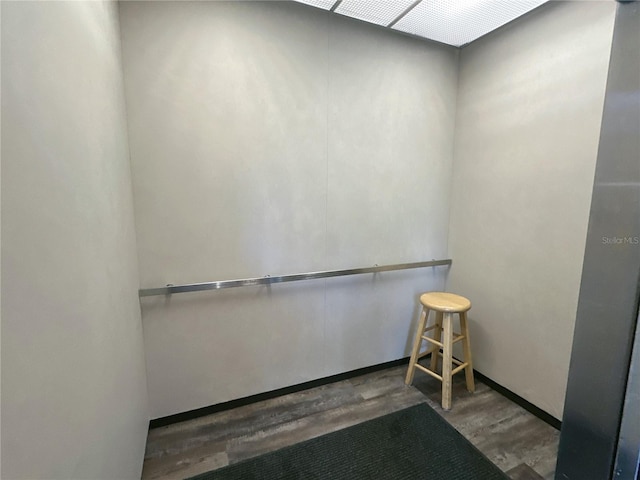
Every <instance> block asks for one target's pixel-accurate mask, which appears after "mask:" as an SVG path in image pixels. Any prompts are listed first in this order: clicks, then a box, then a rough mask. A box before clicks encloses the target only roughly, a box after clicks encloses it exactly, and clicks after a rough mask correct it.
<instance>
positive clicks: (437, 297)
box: [420, 292, 471, 313]
mask: <svg viewBox="0 0 640 480" xmlns="http://www.w3.org/2000/svg"><path fill="white" fill-rule="evenodd" d="M420 303H421V304H422V305H423V306H425V307H427V308H428V309H429V310H435V311H436V312H451V313H460V312H466V311H467V310H469V309H470V308H471V302H470V301H469V300H468V299H466V298H464V297H461V296H460V295H456V294H455V293H445V292H428V293H423V294H422V295H420Z"/></svg>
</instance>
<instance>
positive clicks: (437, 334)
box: [429, 312, 442, 372]
mask: <svg viewBox="0 0 640 480" xmlns="http://www.w3.org/2000/svg"><path fill="white" fill-rule="evenodd" d="M433 339H434V340H435V341H437V342H441V343H442V312H436V328H434V329H433ZM435 346H437V345H435ZM439 351H440V348H436V351H435V352H433V353H432V354H431V364H430V365H429V369H430V370H431V371H433V372H435V371H437V370H438V352H439Z"/></svg>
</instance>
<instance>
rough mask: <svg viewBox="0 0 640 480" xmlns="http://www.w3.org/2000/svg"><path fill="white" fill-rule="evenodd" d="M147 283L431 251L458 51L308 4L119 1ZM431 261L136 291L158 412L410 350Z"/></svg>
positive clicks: (437, 240) (443, 235)
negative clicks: (365, 271)
mask: <svg viewBox="0 0 640 480" xmlns="http://www.w3.org/2000/svg"><path fill="white" fill-rule="evenodd" d="M121 23H122V41H123V58H124V71H125V87H126V98H127V108H128V115H129V128H130V130H129V131H130V141H131V144H130V145H131V156H132V166H133V181H134V198H135V208H136V220H137V224H136V226H137V233H138V252H139V259H140V275H141V284H142V286H143V287H154V286H162V285H165V284H167V283H183V282H187V283H188V282H198V281H208V280H216V279H227V278H229V279H231V278H242V277H252V276H262V275H266V274H271V275H277V274H285V273H295V272H305V271H314V270H323V269H332V268H347V267H358V266H367V265H373V264H376V263H377V264H385V263H397V262H408V261H417V260H422V259H432V258H443V257H444V256H445V255H446V253H447V227H448V213H449V197H450V182H451V178H450V174H451V160H452V151H453V126H454V116H455V99H456V85H457V77H456V71H457V52H456V50H455V49H453V48H449V47H444V46H440V45H435V44H431V43H428V42H424V41H420V40H416V39H412V38H409V37H405V36H400V35H397V34H394V33H391V32H387V31H383V30H380V29H378V28H375V27H373V26H370V25H365V24H362V23H360V22H357V21H353V20H350V19H345V18H340V17H337V16H330V15H329V14H328V13H327V12H323V11H320V10H317V9H313V8H311V7H308V6H306V5H301V4H295V3H280V2H256V3H253V2H193V3H191V2H179V3H171V2H140V3H138V2H125V3H123V4H122V5H121ZM444 274H445V270H443V269H440V270H438V269H423V270H418V271H404V272H397V273H384V274H378V275H375V276H372V275H367V276H362V277H349V278H342V279H328V280H326V281H312V282H299V283H295V284H282V285H274V286H272V287H270V288H266V287H255V288H254V287H250V288H245V289H237V290H225V291H219V292H208V293H197V294H182V295H177V296H174V297H173V298H171V299H165V298H160V297H158V298H149V299H145V300H144V301H143V322H144V334H145V351H146V356H147V365H148V381H149V392H150V397H151V400H152V417H160V416H165V415H169V414H173V413H176V412H181V411H185V410H189V409H193V408H197V407H201V406H205V405H210V404H215V403H218V402H223V401H226V400H230V399H234V398H238V397H243V396H247V395H251V394H255V393H258V392H264V391H268V390H271V389H275V388H279V387H283V386H287V385H292V384H297V383H300V382H304V381H307V380H311V379H315V378H319V377H323V376H327V375H331V374H335V373H339V372H344V371H348V370H351V369H355V368H359V367H364V366H368V365H372V364H377V363H381V362H384V361H388V360H393V359H397V358H400V357H403V356H406V355H407V354H408V345H409V341H410V336H411V335H412V329H413V328H414V322H415V318H416V306H415V305H416V302H417V295H418V293H419V292H421V291H424V290H429V289H442V288H443V286H444Z"/></svg>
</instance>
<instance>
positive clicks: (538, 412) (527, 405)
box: [473, 370, 562, 430]
mask: <svg viewBox="0 0 640 480" xmlns="http://www.w3.org/2000/svg"><path fill="white" fill-rule="evenodd" d="M473 372H474V375H475V377H476V378H477V379H478V380H480V381H481V382H482V383H484V384H485V385H487V386H488V387H489V388H491V389H492V390H495V391H496V392H498V393H500V394H501V395H503V396H504V397H507V398H508V399H509V400H511V401H512V402H513V403H516V404H518V405H519V406H521V407H522V408H524V409H525V410H526V411H527V412H529V413H532V414H533V415H535V416H536V417H538V418H539V419H540V420H542V421H543V422H545V423H548V424H549V425H551V426H552V427H553V428H555V429H556V430H560V428H561V427H562V422H561V421H560V420H558V419H557V418H556V417H554V416H553V415H551V414H550V413H547V412H545V411H544V410H542V409H541V408H539V407H536V406H535V405H534V404H533V403H531V402H529V401H528V400H525V399H524V398H522V397H521V396H520V395H518V394H516V393H513V392H512V391H511V390H509V389H508V388H507V387H503V386H502V385H500V384H499V383H497V382H495V381H493V380H491V379H490V378H489V377H486V376H484V375H483V374H482V373H480V372H478V371H477V370H474V371H473Z"/></svg>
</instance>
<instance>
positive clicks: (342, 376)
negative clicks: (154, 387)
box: [149, 357, 409, 429]
mask: <svg viewBox="0 0 640 480" xmlns="http://www.w3.org/2000/svg"><path fill="white" fill-rule="evenodd" d="M408 364H409V357H406V358H400V359H398V360H392V361H390V362H385V363H379V364H377V365H371V366H370V367H364V368H358V369H356V370H351V371H349V372H344V373H339V374H337V375H331V376H329V377H323V378H319V379H317V380H311V381H309V382H304V383H299V384H297V385H291V386H289V387H284V388H278V389H276V390H271V391H269V392H264V393H258V394H256V395H251V396H248V397H243V398H238V399H235V400H230V401H228V402H223V403H218V404H216V405H209V406H207V407H202V408H196V409H195V410H189V411H188V412H182V413H176V414H174V415H169V416H167V417H161V418H156V419H154V420H151V421H150V422H149V429H153V428H158V427H164V426H167V425H171V424H173V423H178V422H184V421H185V420H192V419H194V418H198V417H204V416H205V415H211V414H212V413H218V412H223V411H225V410H231V409H232V408H238V407H243V406H245V405H249V404H251V403H256V402H262V401H264V400H270V399H272V398H276V397H281V396H283V395H289V394H290V393H297V392H301V391H303V390H308V389H310V388H316V387H321V386H323V385H328V384H329V383H335V382H340V381H342V380H348V379H350V378H354V377H358V376H360V375H365V374H367V373H373V372H378V371H380V370H386V369H387V368H392V367H398V366H400V365H408Z"/></svg>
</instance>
